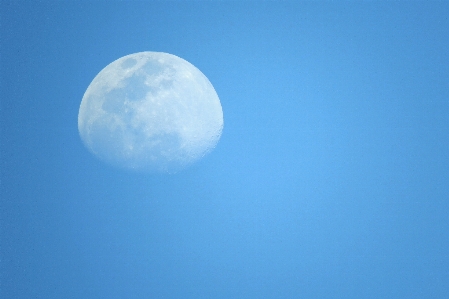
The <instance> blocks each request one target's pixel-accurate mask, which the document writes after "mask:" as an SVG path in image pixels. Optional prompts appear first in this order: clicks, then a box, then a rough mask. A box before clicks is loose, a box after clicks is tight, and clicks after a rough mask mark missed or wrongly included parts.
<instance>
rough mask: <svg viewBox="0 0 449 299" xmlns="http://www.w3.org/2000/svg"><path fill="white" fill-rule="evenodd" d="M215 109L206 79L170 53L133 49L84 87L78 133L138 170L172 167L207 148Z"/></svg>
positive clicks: (214, 134) (216, 128) (98, 150)
mask: <svg viewBox="0 0 449 299" xmlns="http://www.w3.org/2000/svg"><path fill="white" fill-rule="evenodd" d="M222 129H223V111H222V108H221V104H220V100H219V98H218V95H217V93H216V92H215V89H214V88H213V86H212V84H211V83H210V82H209V80H208V79H207V78H206V76H205V75H204V74H203V73H201V71H200V70H199V69H197V68H196V67H195V66H193V65H192V64H190V63H189V62H187V61H186V60H184V59H182V58H179V57H177V56H175V55H172V54H168V53H162V52H140V53H135V54H130V55H127V56H124V57H122V58H119V59H117V60H115V61H114V62H112V63H110V64H109V65H108V66H106V67H105V68H104V69H103V70H101V72H100V73H98V75H97V76H96V77H95V78H94V79H93V81H92V82H91V83H90V85H89V87H88V88H87V90H86V92H85V93H84V96H83V99H82V101H81V105H80V109H79V114H78V131H79V134H80V137H81V139H82V141H83V143H84V145H85V146H86V147H87V149H89V150H90V151H91V152H92V153H93V154H94V155H95V156H97V157H98V158H100V159H101V160H103V161H105V162H107V163H109V164H112V165H114V166H119V167H122V168H127V169H132V170H137V171H144V172H166V173H174V172H177V171H179V170H181V169H183V168H185V167H186V166H188V165H190V164H192V163H194V162H195V161H197V160H198V159H200V158H201V157H203V156H204V155H206V154H207V153H208V152H210V151H211V150H212V149H213V148H214V147H215V146H216V144H217V142H218V140H219V139H220V136H221V132H222Z"/></svg>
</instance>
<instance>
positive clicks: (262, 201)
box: [0, 1, 449, 299]
mask: <svg viewBox="0 0 449 299" xmlns="http://www.w3.org/2000/svg"><path fill="white" fill-rule="evenodd" d="M0 3H1V4H0V19H1V27H0V32H1V36H0V38H1V43H0V53H1V55H0V63H1V65H0V75H1V77H0V105H1V106H0V108H1V111H0V113H1V118H0V128H1V152H0V153H1V164H0V167H1V168H0V171H1V186H0V187H1V193H0V200H1V203H0V204H1V206H0V216H1V218H0V221H1V222H0V224H1V226H0V250H1V251H0V257H1V260H0V297H1V298H45V299H52V298H55V299H60V298H110V299H113V298H215V299H218V298H226V299H229V298H249V299H251V298H254V299H256V298H257V299H260V298H273V299H274V298H276V299H279V298H357V299H360V298H376V299H378V298H404V299H405V298H406V299H412V298H417V299H418V298H419V299H422V298H448V297H449V254H448V248H449V218H448V215H449V51H448V49H449V17H448V16H449V4H448V3H447V2H431V1H426V2H363V3H355V2H344V3H341V2H188V3H184V2H183V3H180V2H175V1H173V2H146V1H141V2H133V1H131V2H126V1H123V2H118V1H117V2H116V1H110V2H106V1H104V2H103V1H72V2H69V1H67V2H66V1H33V2H26V1H23V2H17V1H1V2H0ZM142 51H158V52H166V53H170V54H174V55H176V56H179V57H181V58H183V59H185V60H187V61H189V62H190V63H192V64H193V65H195V66H196V67H197V68H198V69H199V70H201V72H203V73H204V74H205V75H206V76H207V78H208V79H209V80H210V82H211V83H212V85H213V86H214V88H215V90H216V92H217V94H218V96H219V98H220V100H221V105H222V107H223V115H224V129H223V134H222V137H221V140H220V141H219V143H218V144H217V147H216V148H215V150H214V151H212V152H211V153H210V154H209V155H208V156H206V157H205V158H203V159H202V160H201V161H199V162H198V163H196V164H195V165H193V166H191V167H190V168H188V169H186V170H184V171H182V172H181V173H178V174H175V175H143V174H137V173H133V172H129V171H124V170H121V169H116V168H113V167H111V166H108V165H107V164H104V163H102V162H101V161H99V160H98V159H97V158H95V157H94V156H93V155H92V154H90V153H89V151H88V150H87V149H85V148H84V146H83V144H82V141H81V139H80V137H79V134H78V129H77V117H78V110H79V105H80V103H81V99H82V97H83V94H84V92H85V91H86V89H87V87H88V85H89V84H90V82H91V81H92V80H93V78H94V77H95V76H96V75H97V74H98V72H99V71H100V70H101V69H103V68H104V67H105V66H106V65H107V64H109V63H111V62H112V61H114V60H116V59H118V58H120V57H122V56H124V55H128V54H131V53H136V52H142Z"/></svg>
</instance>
